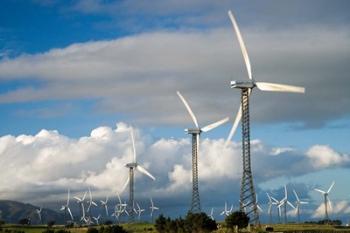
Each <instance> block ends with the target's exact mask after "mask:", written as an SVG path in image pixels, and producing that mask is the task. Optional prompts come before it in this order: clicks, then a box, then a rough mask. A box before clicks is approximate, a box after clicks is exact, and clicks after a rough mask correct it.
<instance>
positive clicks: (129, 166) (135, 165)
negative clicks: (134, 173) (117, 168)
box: [125, 163, 137, 168]
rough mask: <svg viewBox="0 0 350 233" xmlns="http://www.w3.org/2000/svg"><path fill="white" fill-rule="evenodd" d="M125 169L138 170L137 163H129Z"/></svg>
mask: <svg viewBox="0 0 350 233" xmlns="http://www.w3.org/2000/svg"><path fill="white" fill-rule="evenodd" d="M125 167H128V168H136V167H137V163H127V164H125Z"/></svg>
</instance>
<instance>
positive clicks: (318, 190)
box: [314, 189, 326, 194]
mask: <svg viewBox="0 0 350 233" xmlns="http://www.w3.org/2000/svg"><path fill="white" fill-rule="evenodd" d="M314 190H315V191H317V192H319V193H322V194H325V193H326V192H325V191H322V190H321V189H314Z"/></svg>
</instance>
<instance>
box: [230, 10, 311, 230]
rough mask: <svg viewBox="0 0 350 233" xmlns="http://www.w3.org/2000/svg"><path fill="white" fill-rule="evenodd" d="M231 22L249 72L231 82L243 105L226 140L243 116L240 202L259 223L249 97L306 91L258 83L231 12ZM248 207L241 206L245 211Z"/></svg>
mask: <svg viewBox="0 0 350 233" xmlns="http://www.w3.org/2000/svg"><path fill="white" fill-rule="evenodd" d="M228 15H229V17H230V20H231V22H232V25H233V29H234V31H235V33H236V36H237V39H238V42H239V45H240V48H241V51H242V54H243V58H244V61H245V65H246V68H247V72H248V80H247V81H231V88H238V89H241V105H240V107H239V110H238V113H237V115H236V118H235V120H234V123H233V126H232V129H231V131H230V134H229V136H228V138H227V140H226V144H227V143H228V142H229V141H231V139H232V137H233V135H234V133H235V131H236V129H237V127H238V123H239V122H240V120H241V118H242V116H243V118H242V119H243V120H242V157H243V175H242V180H241V194H240V200H241V201H242V203H243V202H244V203H247V204H248V205H249V206H248V207H249V208H250V212H249V213H248V215H250V214H251V216H250V221H252V222H255V223H259V213H258V208H257V206H256V201H255V198H256V197H255V190H254V184H253V175H252V171H251V158H250V120H249V117H250V116H249V96H250V94H251V92H252V90H253V89H254V88H255V87H257V88H258V89H259V90H261V91H274V92H291V93H304V92H305V89H304V88H302V87H297V86H290V85H284V84H276V83H267V82H256V81H255V80H254V79H253V75H252V68H251V64H250V60H249V56H248V52H247V49H246V46H245V44H244V41H243V38H242V35H241V32H240V30H239V28H238V25H237V22H236V19H235V17H234V15H233V13H232V12H231V11H229V12H228ZM245 207H246V206H242V204H241V206H240V209H241V210H243V209H244V208H245Z"/></svg>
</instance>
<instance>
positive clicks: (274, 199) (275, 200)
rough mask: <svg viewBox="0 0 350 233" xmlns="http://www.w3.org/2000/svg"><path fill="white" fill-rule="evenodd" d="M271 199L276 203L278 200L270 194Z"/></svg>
mask: <svg viewBox="0 0 350 233" xmlns="http://www.w3.org/2000/svg"><path fill="white" fill-rule="evenodd" d="M271 199H272V200H273V201H274V202H276V203H278V202H279V201H278V200H277V199H276V198H274V197H272V196H271Z"/></svg>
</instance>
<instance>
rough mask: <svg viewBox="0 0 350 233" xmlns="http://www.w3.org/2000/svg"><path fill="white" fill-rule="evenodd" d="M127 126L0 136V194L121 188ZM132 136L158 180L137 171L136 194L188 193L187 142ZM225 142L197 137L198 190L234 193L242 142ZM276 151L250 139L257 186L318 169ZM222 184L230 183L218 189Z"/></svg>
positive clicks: (128, 154) (52, 195)
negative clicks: (82, 132) (76, 135)
mask: <svg viewBox="0 0 350 233" xmlns="http://www.w3.org/2000/svg"><path fill="white" fill-rule="evenodd" d="M130 130H131V126H130V125H127V124H125V123H118V124H117V125H116V128H115V129H112V128H110V127H105V126H101V127H98V128H96V129H93V130H92V131H91V133H90V135H88V136H83V137H80V138H77V139H75V138H70V137H67V136H64V135H62V134H60V133H59V132H58V131H55V130H51V131H49V130H44V129H43V130H41V131H40V132H38V133H37V134H36V135H19V136H12V135H6V136H2V137H0V170H1V171H2V173H1V174H2V179H1V180H0V190H1V193H0V198H11V199H18V200H26V201H30V200H32V201H36V200H38V198H39V199H40V200H41V201H43V200H46V201H52V200H56V199H59V198H64V197H65V195H66V194H65V193H66V189H67V188H71V190H72V192H73V193H74V192H79V191H83V190H86V189H87V187H91V188H92V189H93V190H95V193H96V195H99V196H101V195H106V194H110V193H115V192H120V190H121V188H122V186H123V185H124V183H125V181H126V179H127V176H128V172H127V169H126V168H125V164H126V163H128V162H130V161H131V159H132V150H131V141H130ZM134 134H135V139H136V151H137V158H138V162H139V163H140V164H142V166H143V167H145V168H146V169H148V170H149V171H150V172H151V173H152V174H153V175H154V176H155V177H156V178H157V180H156V181H155V182H153V181H151V180H150V179H149V178H148V177H146V176H144V175H142V174H140V173H136V190H137V194H138V196H139V197H147V196H148V195H153V196H158V197H166V198H176V197H178V196H179V195H180V196H181V195H184V194H188V193H189V192H190V189H191V162H192V161H191V142H190V139H189V138H185V139H183V138H182V139H181V138H180V139H165V138H161V139H157V140H154V139H150V138H151V137H150V136H149V135H147V134H144V133H143V132H142V131H140V130H139V129H137V128H136V129H134ZM224 144H225V141H224V139H207V138H203V139H202V140H201V144H200V153H199V178H200V189H201V191H202V192H204V193H206V192H207V191H208V190H220V192H223V193H225V192H228V190H230V192H232V191H234V192H238V190H239V183H240V182H239V181H240V177H241V172H242V169H241V145H240V143H235V142H231V143H230V144H229V145H228V146H227V147H224ZM279 151H285V150H284V149H283V148H281V149H280V150H279ZM275 152H276V148H270V147H269V146H266V145H264V143H263V142H262V141H260V140H254V141H252V165H253V171H254V176H255V179H256V182H257V184H258V183H260V182H262V181H267V180H269V179H271V178H275V177H276V176H293V175H302V174H305V173H307V172H312V171H315V170H316V169H317V168H315V167H314V168H313V169H309V167H310V168H312V164H313V163H314V161H313V160H309V158H308V156H307V155H306V154H303V153H297V150H295V149H293V150H292V152H290V150H287V151H286V152H284V153H279V154H276V153H275ZM286 161H288V165H286V164H285V162H286ZM282 162H283V163H282ZM301 166H303V167H302V168H301ZM305 166H306V167H308V169H305ZM322 168H323V167H322ZM227 182H229V183H232V184H237V185H234V186H227V185H226V186H223V184H224V183H227ZM232 188H233V189H234V190H232ZM41 195H44V196H45V198H44V197H43V196H41ZM59 195H63V196H62V197H59Z"/></svg>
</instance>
